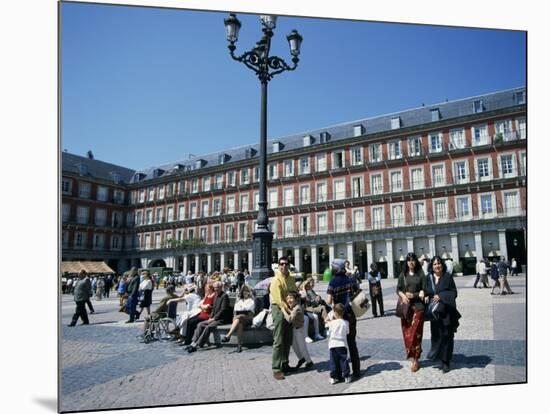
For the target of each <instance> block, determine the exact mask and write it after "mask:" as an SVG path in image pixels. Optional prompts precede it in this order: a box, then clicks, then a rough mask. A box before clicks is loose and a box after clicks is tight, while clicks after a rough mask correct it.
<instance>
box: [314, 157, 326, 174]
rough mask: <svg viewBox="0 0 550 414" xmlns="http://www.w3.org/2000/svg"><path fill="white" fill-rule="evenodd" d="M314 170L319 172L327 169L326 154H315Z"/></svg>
mask: <svg viewBox="0 0 550 414" xmlns="http://www.w3.org/2000/svg"><path fill="white" fill-rule="evenodd" d="M315 161H316V164H315V171H317V172H321V171H326V170H327V155H326V154H317V155H316V156H315Z"/></svg>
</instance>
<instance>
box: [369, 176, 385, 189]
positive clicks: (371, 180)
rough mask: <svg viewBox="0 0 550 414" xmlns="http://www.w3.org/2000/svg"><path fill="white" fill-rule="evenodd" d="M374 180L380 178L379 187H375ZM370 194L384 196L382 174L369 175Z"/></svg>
mask: <svg viewBox="0 0 550 414" xmlns="http://www.w3.org/2000/svg"><path fill="white" fill-rule="evenodd" d="M375 178H380V185H379V186H375V185H374V184H375V182H374V180H375ZM370 193H371V194H372V195H377V194H384V174H383V173H381V172H380V173H375V174H370Z"/></svg>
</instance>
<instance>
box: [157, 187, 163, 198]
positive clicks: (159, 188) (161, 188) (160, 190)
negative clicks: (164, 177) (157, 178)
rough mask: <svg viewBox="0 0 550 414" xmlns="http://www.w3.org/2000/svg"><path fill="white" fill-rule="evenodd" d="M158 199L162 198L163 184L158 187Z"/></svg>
mask: <svg viewBox="0 0 550 414" xmlns="http://www.w3.org/2000/svg"><path fill="white" fill-rule="evenodd" d="M158 195H159V200H164V185H159V187H158Z"/></svg>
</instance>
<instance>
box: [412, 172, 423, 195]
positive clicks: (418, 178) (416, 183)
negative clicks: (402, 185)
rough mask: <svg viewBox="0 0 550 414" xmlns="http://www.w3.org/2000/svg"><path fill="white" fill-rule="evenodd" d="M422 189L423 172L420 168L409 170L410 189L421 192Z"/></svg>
mask: <svg viewBox="0 0 550 414" xmlns="http://www.w3.org/2000/svg"><path fill="white" fill-rule="evenodd" d="M423 188H424V171H423V170H422V168H413V169H412V170H411V189H412V190H421V189H423Z"/></svg>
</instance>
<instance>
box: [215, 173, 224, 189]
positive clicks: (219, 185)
mask: <svg viewBox="0 0 550 414" xmlns="http://www.w3.org/2000/svg"><path fill="white" fill-rule="evenodd" d="M223 176H224V174H216V178H215V179H216V181H215V184H214V189H215V190H221V189H222V188H223Z"/></svg>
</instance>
